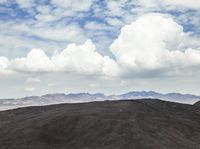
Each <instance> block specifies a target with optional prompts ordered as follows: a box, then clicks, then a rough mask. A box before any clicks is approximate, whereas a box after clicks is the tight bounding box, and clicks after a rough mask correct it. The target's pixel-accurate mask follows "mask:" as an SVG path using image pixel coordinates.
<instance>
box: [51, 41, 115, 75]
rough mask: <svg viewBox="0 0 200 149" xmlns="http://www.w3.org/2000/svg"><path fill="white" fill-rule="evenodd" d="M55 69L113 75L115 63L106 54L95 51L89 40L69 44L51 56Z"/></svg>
mask: <svg viewBox="0 0 200 149" xmlns="http://www.w3.org/2000/svg"><path fill="white" fill-rule="evenodd" d="M52 62H53V63H54V64H55V65H56V67H57V69H59V70H62V71H68V72H76V73H80V74H81V73H84V74H97V75H98V74H104V75H111V76H112V75H115V74H116V72H117V65H116V63H115V62H114V60H112V59H111V58H109V57H108V56H102V55H101V54H99V53H98V52H97V51H96V47H95V45H94V44H93V42H92V41H91V40H87V41H86V42H85V43H84V44H83V45H76V44H70V45H68V46H67V48H66V49H64V50H63V51H62V52H61V53H59V54H56V55H54V56H53V57H52Z"/></svg>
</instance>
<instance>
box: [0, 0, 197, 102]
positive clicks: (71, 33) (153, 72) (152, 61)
mask: <svg viewBox="0 0 200 149" xmlns="http://www.w3.org/2000/svg"><path fill="white" fill-rule="evenodd" d="M151 20H152V21H151ZM199 26H200V2H198V1H197V0H182V1H181V0H177V1H170V0H162V1H161V0H113V1H106V0H73V1H72V0H39V1H36V0H1V1H0V32H1V34H0V47H1V48H0V81H1V82H2V83H1V85H0V89H1V90H3V93H2V94H1V95H0V97H2V98H3V97H10V92H11V91H12V92H13V94H12V95H13V96H26V95H41V94H46V93H50V92H51V93H52V92H66V93H67V92H105V93H108V94H110V93H120V92H123V91H129V90H155V91H160V92H170V91H177V92H184V93H195V94H200V93H199V91H198V90H197V89H196V87H195V84H194V82H198V80H199V77H198V76H199V75H198V74H199V68H200V62H199V60H198V59H200V57H199V56H200V54H199V51H200V42H199V41H200V27H199ZM149 28H151V29H149ZM154 33H155V34H154ZM136 35H138V36H136ZM140 35H141V36H140ZM143 39H144V40H143ZM159 39H162V40H159ZM140 42H141V43H140ZM156 42H157V43H158V44H156ZM159 42H160V43H159ZM144 45H146V46H144ZM163 57H165V58H164V59H163ZM144 61H146V62H144ZM184 72H187V73H186V74H185V73H184ZM183 74H185V75H183ZM43 78H44V79H43ZM77 78H84V81H83V80H79V79H77ZM68 79H69V80H68ZM185 79H186V80H187V81H188V83H187V85H181V87H180V88H178V87H177V88H176V87H175V86H180V84H181V82H183V81H185ZM27 80H29V81H27ZM30 80H31V81H30ZM77 80H79V81H77ZM170 80H176V82H177V83H175V82H174V81H173V82H172V83H171V85H170V84H169V83H168V82H169V81H170ZM27 82H28V83H27ZM30 82H31V83H30ZM79 82H81V85H80V84H79ZM105 82H106V84H107V85H105ZM107 82H109V83H107ZM11 86H12V87H11ZM7 90H9V91H7Z"/></svg>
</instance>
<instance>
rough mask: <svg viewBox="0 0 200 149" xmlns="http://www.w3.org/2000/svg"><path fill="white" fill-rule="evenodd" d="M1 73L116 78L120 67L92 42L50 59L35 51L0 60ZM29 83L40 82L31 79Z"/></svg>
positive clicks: (73, 46) (70, 48) (71, 46)
mask: <svg viewBox="0 0 200 149" xmlns="http://www.w3.org/2000/svg"><path fill="white" fill-rule="evenodd" d="M0 68H1V69H0V70H1V72H4V71H6V70H7V69H8V70H14V71H16V72H28V73H33V72H70V73H75V74H85V75H100V76H115V75H116V74H117V71H118V67H117V65H116V63H115V61H114V60H113V59H111V58H110V57H108V56H102V55H101V54H99V53H98V52H97V51H96V47H95V45H94V44H93V43H92V41H91V40H87V41H86V42H85V43H84V44H83V45H76V44H75V43H73V44H69V45H68V46H67V48H66V49H64V50H63V51H61V52H60V53H56V54H54V55H53V56H52V57H48V56H47V55H46V54H45V52H44V51H43V50H40V49H33V50H31V51H30V52H29V53H28V54H27V56H25V57H21V58H15V59H12V60H10V61H9V60H7V58H1V59H0ZM27 81H28V82H30V81H31V82H32V81H38V80H35V79H34V80H33V79H31V80H30V79H29V80H27Z"/></svg>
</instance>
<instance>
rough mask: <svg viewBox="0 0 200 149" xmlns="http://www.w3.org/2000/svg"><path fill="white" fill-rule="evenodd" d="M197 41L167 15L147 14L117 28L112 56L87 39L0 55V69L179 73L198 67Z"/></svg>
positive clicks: (82, 72)
mask: <svg viewBox="0 0 200 149" xmlns="http://www.w3.org/2000/svg"><path fill="white" fill-rule="evenodd" d="M198 41H199V39H198V38H193V37H192V35H191V34H189V33H185V32H184V31H183V27H182V26H181V25H179V24H178V23H177V22H175V21H174V20H173V19H172V18H171V17H170V16H168V15H163V14H156V13H151V14H147V15H143V16H141V17H139V18H138V19H137V20H136V21H134V22H133V23H131V24H130V25H125V26H124V27H123V28H122V29H121V33H120V34H119V36H118V38H117V39H116V40H115V41H114V42H113V43H112V44H111V46H110V50H111V52H112V53H113V55H114V59H112V58H110V57H108V56H104V55H101V54H100V53H98V52H97V50H96V47H95V45H94V44H93V42H92V41H91V40H87V41H86V42H85V43H84V44H82V45H77V44H75V43H72V44H69V45H68V46H67V47H66V48H65V49H64V50H62V51H61V52H57V53H55V54H54V55H53V56H47V55H46V54H45V52H44V51H43V50H40V49H33V50H31V51H30V52H29V53H28V54H27V56H25V57H21V58H20V57H19V58H15V59H11V60H10V61H9V60H8V59H7V58H5V57H2V58H0V71H1V72H5V71H8V70H9V71H13V70H14V71H17V72H29V73H32V72H69V73H72V74H73V73H74V74H84V75H96V76H109V77H113V76H118V75H120V74H121V75H127V74H128V75H129V76H132V77H134V76H135V75H137V74H145V75H146V76H147V77H152V76H155V75H160V74H164V75H179V74H181V73H182V72H183V71H184V70H191V69H192V70H195V71H196V70H197V68H199V67H200V60H199V57H200V50H198V48H199V44H197V43H198ZM192 44H193V45H192Z"/></svg>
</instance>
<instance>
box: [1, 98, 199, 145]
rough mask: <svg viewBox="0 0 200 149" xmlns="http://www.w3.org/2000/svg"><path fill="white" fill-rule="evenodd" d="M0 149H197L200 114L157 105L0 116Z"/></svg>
mask: <svg viewBox="0 0 200 149" xmlns="http://www.w3.org/2000/svg"><path fill="white" fill-rule="evenodd" d="M0 148H1V149H200V109H199V108H198V107H197V106H192V105H184V104H178V103H171V102H165V101H160V100H147V99H146V100H134V101H128V100H127V101H103V102H93V103H81V104H80V103H79V104H61V105H53V106H44V107H28V108H21V109H16V110H10V111H3V112H0Z"/></svg>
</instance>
